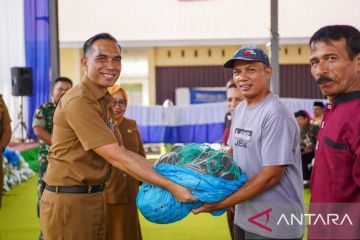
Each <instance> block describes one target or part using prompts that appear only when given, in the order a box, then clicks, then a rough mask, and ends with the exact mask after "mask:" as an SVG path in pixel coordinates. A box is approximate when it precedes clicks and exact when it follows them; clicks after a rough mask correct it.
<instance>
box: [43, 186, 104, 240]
mask: <svg viewBox="0 0 360 240" xmlns="http://www.w3.org/2000/svg"><path fill="white" fill-rule="evenodd" d="M40 226H41V230H42V233H43V235H44V238H45V239H46V240H57V239H59V240H60V239H61V240H104V239H105V235H106V233H105V232H106V204H105V197H104V193H103V192H102V193H90V194H73V193H55V192H50V191H48V190H46V189H45V191H44V193H43V195H42V197H41V200H40Z"/></svg>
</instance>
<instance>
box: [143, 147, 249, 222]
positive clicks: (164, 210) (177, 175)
mask: <svg viewBox="0 0 360 240" xmlns="http://www.w3.org/2000/svg"><path fill="white" fill-rule="evenodd" d="M153 168H154V170H155V171H157V172H158V173H159V174H161V175H163V176H165V177H166V178H169V179H170V180H172V181H173V182H176V183H178V184H180V185H182V186H185V187H187V188H189V189H190V190H191V193H192V195H193V196H194V197H195V198H196V199H197V201H195V202H190V203H181V202H179V201H177V200H176V199H175V197H174V196H173V195H172V194H171V193H170V192H169V191H167V190H165V189H163V188H161V187H157V186H153V185H151V184H148V183H144V184H143V185H142V186H141V188H140V190H139V193H138V196H137V200H136V201H137V205H138V208H139V209H140V211H141V213H142V214H143V215H144V217H145V218H146V219H147V220H149V221H151V222H155V223H172V222H176V221H179V220H181V219H183V218H184V217H186V216H187V215H188V214H189V213H190V212H191V210H192V209H193V208H197V207H200V206H201V205H202V204H204V203H206V202H207V203H213V202H218V201H221V200H222V199H224V198H226V197H227V196H229V195H230V194H232V193H233V192H235V191H236V190H237V189H238V188H239V187H241V186H242V185H243V184H244V183H245V182H246V181H247V178H246V174H245V173H244V172H243V171H242V170H241V169H240V168H239V167H238V166H237V164H236V162H235V161H234V160H233V159H232V157H231V156H229V155H227V154H225V152H224V151H221V150H214V149H212V148H211V147H210V146H209V145H205V144H188V145H185V146H181V147H175V148H173V149H172V150H171V152H169V153H167V154H165V155H163V156H161V157H160V158H159V159H158V160H157V161H156V162H155V164H154V166H153ZM225 211H226V210H225V209H222V210H218V211H215V212H213V213H212V215H214V216H219V215H221V214H223V213H224V212H225Z"/></svg>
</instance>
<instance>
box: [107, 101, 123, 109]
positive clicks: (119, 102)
mask: <svg viewBox="0 0 360 240" xmlns="http://www.w3.org/2000/svg"><path fill="white" fill-rule="evenodd" d="M116 104H117V105H118V106H119V107H121V108H124V107H126V101H125V100H117V101H116V100H111V101H110V105H111V107H115V106H116Z"/></svg>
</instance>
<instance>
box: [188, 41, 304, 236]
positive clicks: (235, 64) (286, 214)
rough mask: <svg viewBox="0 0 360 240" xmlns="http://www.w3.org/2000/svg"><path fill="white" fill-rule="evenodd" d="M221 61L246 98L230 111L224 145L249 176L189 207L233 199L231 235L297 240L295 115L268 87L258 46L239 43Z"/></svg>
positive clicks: (299, 199) (299, 194) (299, 197)
mask: <svg viewBox="0 0 360 240" xmlns="http://www.w3.org/2000/svg"><path fill="white" fill-rule="evenodd" d="M224 66H225V67H227V68H233V78H234V80H235V83H236V85H237V87H238V88H240V90H241V92H242V94H243V95H244V96H245V99H246V101H243V102H241V103H240V104H239V105H238V106H237V108H236V109H235V110H234V112H233V116H232V119H233V121H232V125H231V129H230V137H229V140H228V145H229V146H230V147H231V149H230V151H229V152H230V153H232V154H233V157H234V159H235V160H236V162H237V163H238V165H239V166H240V167H241V169H243V170H244V171H245V172H246V174H247V176H248V178H249V181H248V182H247V183H246V184H245V185H244V186H243V187H241V188H239V189H238V190H237V191H236V192H235V193H234V194H232V195H231V196H229V197H227V198H226V199H224V200H223V201H221V202H218V203H214V204H204V205H203V206H201V207H200V208H198V209H194V210H193V212H194V213H195V214H196V213H199V212H212V211H214V210H217V209H221V208H227V207H230V206H232V205H235V204H236V206H235V220H234V224H235V225H234V239H272V238H274V239H300V238H301V237H302V235H303V229H304V228H303V226H304V225H305V223H304V209H303V185H302V184H303V183H302V170H301V154H300V131H299V128H298V126H297V123H296V120H295V117H294V115H293V113H291V112H290V110H288V109H287V107H286V106H285V105H284V104H283V103H282V102H281V101H280V100H279V99H278V97H277V96H275V95H274V94H273V93H271V92H270V90H269V80H270V77H271V73H272V69H271V67H270V64H269V59H268V56H267V55H266V54H265V52H264V51H263V50H262V49H261V48H258V47H254V46H248V47H243V48H240V49H239V50H238V51H237V52H236V53H235V55H234V56H233V58H232V59H230V60H229V61H228V62H226V63H225V65H224Z"/></svg>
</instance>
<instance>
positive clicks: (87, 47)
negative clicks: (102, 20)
mask: <svg viewBox="0 0 360 240" xmlns="http://www.w3.org/2000/svg"><path fill="white" fill-rule="evenodd" d="M100 39H107V40H110V41H113V42H114V43H115V44H116V45H118V47H119V48H120V50H121V46H120V45H119V44H118V42H117V40H116V38H115V37H113V36H112V35H111V34H109V33H99V34H96V35H94V36H92V37H91V38H89V39H88V40H86V41H85V43H84V45H83V54H84V56H85V55H86V54H87V53H88V52H89V50H90V48H91V47H92V45H93V44H94V42H95V41H97V40H100Z"/></svg>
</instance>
